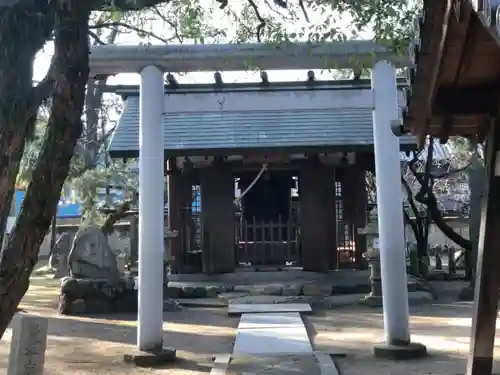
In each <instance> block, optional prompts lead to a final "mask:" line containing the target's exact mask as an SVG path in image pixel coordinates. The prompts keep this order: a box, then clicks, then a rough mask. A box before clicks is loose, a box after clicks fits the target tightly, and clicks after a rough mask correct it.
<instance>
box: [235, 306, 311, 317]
mask: <svg viewBox="0 0 500 375" xmlns="http://www.w3.org/2000/svg"><path fill="white" fill-rule="evenodd" d="M287 312H299V313H310V312H312V309H311V305H309V304H307V303H282V304H231V305H229V307H228V309H227V313H228V315H229V316H236V315H241V314H244V313H287Z"/></svg>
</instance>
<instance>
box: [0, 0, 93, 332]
mask: <svg viewBox="0 0 500 375" xmlns="http://www.w3.org/2000/svg"><path fill="white" fill-rule="evenodd" d="M51 4H53V6H54V7H55V8H56V10H55V12H56V17H55V28H54V30H55V43H54V48H55V56H56V67H57V75H56V84H55V88H54V93H53V95H52V105H51V115H50V118H49V121H48V126H47V130H46V133H45V138H44V143H43V146H42V149H41V151H40V156H39V159H38V162H37V165H36V167H35V170H34V171H33V178H32V181H31V182H30V184H29V186H28V190H27V192H26V196H25V198H24V202H23V206H22V208H21V213H20V215H19V218H18V220H17V222H16V225H15V226H14V228H13V230H12V233H11V235H10V236H9V242H8V245H7V247H6V248H5V250H4V252H3V254H2V258H1V261H0V272H1V274H0V300H1V301H2V303H1V304H0V336H1V335H3V333H4V332H5V329H6V328H7V326H8V325H9V323H10V321H11V319H12V316H13V315H14V312H15V310H16V307H17V305H18V304H19V302H20V301H21V299H22V298H23V296H24V294H25V293H26V291H27V290H28V286H29V277H30V275H31V272H32V270H33V268H34V266H35V264H36V261H37V258H38V251H39V248H40V245H41V243H42V241H43V239H44V236H45V234H46V233H47V230H48V228H49V226H50V224H51V221H52V217H53V216H54V214H55V212H56V209H57V202H58V201H59V195H60V192H61V189H62V186H63V183H64V180H65V179H66V177H67V175H68V171H69V166H70V161H71V158H72V156H73V154H74V149H75V146H76V143H77V140H78V138H79V137H80V135H81V133H82V128H83V124H82V121H81V115H82V112H83V105H84V98H85V85H86V83H87V79H88V76H89V44H88V37H87V35H88V22H89V15H90V10H89V3H88V2H86V1H81V0H60V1H53V2H51ZM21 26H24V25H18V27H21ZM23 47H24V46H23Z"/></svg>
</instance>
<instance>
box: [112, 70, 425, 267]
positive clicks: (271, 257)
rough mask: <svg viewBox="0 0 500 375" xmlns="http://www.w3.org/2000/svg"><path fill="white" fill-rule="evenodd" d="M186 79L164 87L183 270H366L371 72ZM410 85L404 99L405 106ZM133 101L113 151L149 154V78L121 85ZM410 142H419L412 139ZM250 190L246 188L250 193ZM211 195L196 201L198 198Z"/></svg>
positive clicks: (168, 169) (176, 263) (175, 244)
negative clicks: (290, 78)
mask: <svg viewBox="0 0 500 375" xmlns="http://www.w3.org/2000/svg"><path fill="white" fill-rule="evenodd" d="M261 78H262V80H261V82H256V83H224V82H223V80H222V79H223V76H222V75H221V74H220V73H215V75H214V83H212V84H210V83H209V84H180V83H178V82H177V81H176V80H175V78H174V76H173V75H171V74H169V75H167V84H166V85H165V89H164V92H165V94H164V98H163V101H164V108H165V113H164V116H163V122H162V123H163V137H164V138H163V149H164V157H165V161H166V162H165V168H164V173H165V175H166V176H168V213H169V215H168V225H169V227H170V229H173V230H177V231H178V232H179V236H178V237H177V238H176V239H172V240H170V243H169V248H170V257H169V258H170V267H171V272H173V273H200V272H204V273H210V274H214V273H225V272H233V271H234V270H235V268H236V267H244V266H248V265H251V266H278V267H284V266H296V267H302V268H303V269H304V270H308V271H328V270H334V269H337V268H343V267H350V268H362V267H363V266H364V261H363V258H362V255H363V253H364V252H365V251H366V238H365V236H363V235H357V233H358V228H363V227H364V226H365V225H366V217H367V194H366V184H365V173H366V171H373V169H374V154H373V152H374V151H373V117H372V91H371V86H370V81H369V80H366V79H352V80H343V81H319V80H316V79H315V77H314V73H313V72H312V71H309V72H308V73H307V75H306V73H305V72H304V81H302V82H276V83H275V82H270V81H269V80H268V75H267V73H266V72H262V74H261ZM405 85H406V84H405V81H400V82H399V87H400V95H399V97H398V104H399V106H400V107H401V108H404V107H405V98H404V95H403V93H402V92H401V90H402V89H404V87H405ZM115 89H116V91H115V92H116V93H118V94H120V95H121V96H122V97H123V100H124V110H123V113H122V115H121V118H120V120H119V122H118V126H117V128H116V130H115V133H114V136H113V138H112V141H111V144H110V147H109V152H110V155H111V157H113V158H137V157H138V156H139V106H140V105H139V103H140V98H139V87H138V86H137V87H126V86H121V87H116V88H115ZM400 143H401V149H402V151H407V150H412V149H415V147H416V145H415V141H414V139H413V137H403V138H402V139H401V141H400ZM242 193H243V195H240V194H242ZM196 194H199V195H201V199H199V201H198V203H201V207H200V210H197V209H196V208H197V207H196V204H195V206H194V209H193V198H194V197H195V196H196Z"/></svg>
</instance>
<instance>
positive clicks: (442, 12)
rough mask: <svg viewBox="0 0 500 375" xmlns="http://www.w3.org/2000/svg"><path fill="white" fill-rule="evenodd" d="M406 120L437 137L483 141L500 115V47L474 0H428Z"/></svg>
mask: <svg viewBox="0 0 500 375" xmlns="http://www.w3.org/2000/svg"><path fill="white" fill-rule="evenodd" d="M419 28H420V30H419V36H420V38H419V40H418V41H417V43H416V44H415V45H416V47H415V62H416V64H415V68H414V69H411V70H410V73H409V76H410V77H409V78H410V83H411V89H410V91H409V95H408V99H409V105H408V108H407V111H406V113H405V124H406V126H407V127H408V128H409V129H410V130H411V132H412V133H413V134H415V135H417V136H418V137H419V139H420V140H421V142H422V141H423V139H425V136H426V135H433V136H436V137H438V138H440V139H441V140H442V141H443V142H444V141H446V140H447V139H448V137H449V136H452V135H460V136H466V137H469V138H475V139H478V140H482V139H483V138H484V136H485V133H486V132H487V129H488V127H489V124H490V123H491V119H492V118H493V116H495V117H496V114H497V106H498V103H499V101H498V97H497V95H498V89H499V87H500V86H499V80H500V46H499V44H498V43H497V41H496V40H495V38H494V37H493V36H492V30H490V29H489V28H487V27H485V25H484V23H483V21H482V19H481V18H480V16H479V15H478V13H476V12H475V11H474V10H473V9H472V6H471V4H470V2H469V1H468V0H424V12H423V17H421V18H420V24H419Z"/></svg>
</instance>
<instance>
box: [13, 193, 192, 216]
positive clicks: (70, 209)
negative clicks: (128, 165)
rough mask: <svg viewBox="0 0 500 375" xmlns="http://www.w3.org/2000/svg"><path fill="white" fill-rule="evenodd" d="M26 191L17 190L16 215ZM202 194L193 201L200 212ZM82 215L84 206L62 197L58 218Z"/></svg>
mask: <svg viewBox="0 0 500 375" xmlns="http://www.w3.org/2000/svg"><path fill="white" fill-rule="evenodd" d="M24 195H25V192H24V191H22V190H18V191H16V195H15V207H14V210H15V212H14V213H15V215H16V216H17V215H19V212H20V211H21V204H22V203H23V199H24ZM102 199H103V201H105V197H102ZM111 199H113V200H122V199H123V193H122V194H121V196H120V194H118V193H116V192H114V194H112V197H111ZM200 201H201V196H200V190H199V189H197V190H196V193H195V197H194V201H193V212H200V207H201V204H200V203H201V202H200ZM81 216H82V206H81V205H80V204H79V203H74V202H70V201H68V200H67V199H64V198H61V200H60V201H59V204H58V205H57V218H58V219H73V218H79V217H81Z"/></svg>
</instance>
